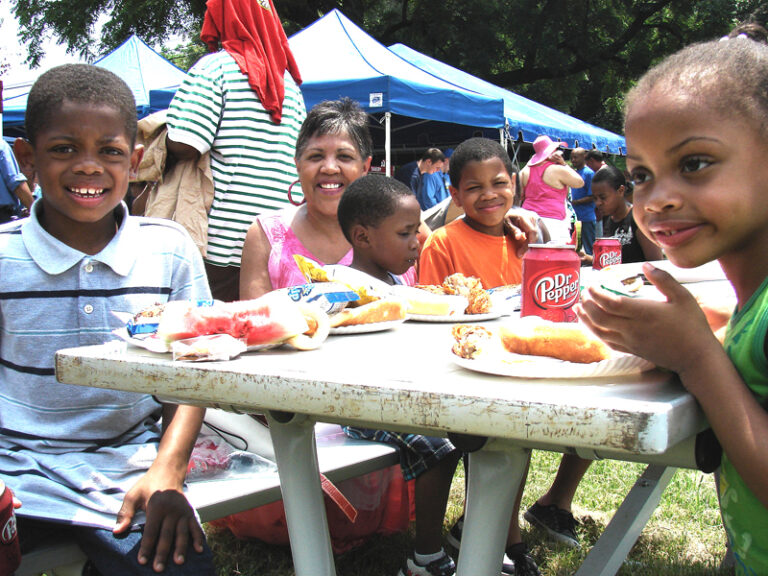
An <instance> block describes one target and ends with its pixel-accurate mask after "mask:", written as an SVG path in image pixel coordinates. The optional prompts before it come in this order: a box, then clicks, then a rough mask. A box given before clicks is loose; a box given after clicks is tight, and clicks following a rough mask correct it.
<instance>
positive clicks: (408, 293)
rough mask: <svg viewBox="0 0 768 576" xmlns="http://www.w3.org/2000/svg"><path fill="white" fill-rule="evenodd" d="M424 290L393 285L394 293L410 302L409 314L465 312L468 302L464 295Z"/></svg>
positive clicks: (425, 314)
mask: <svg viewBox="0 0 768 576" xmlns="http://www.w3.org/2000/svg"><path fill="white" fill-rule="evenodd" d="M437 288H440V290H441V291H440V292H432V291H430V290H422V289H420V288H416V287H413V286H405V285H404V284H397V285H395V286H392V295H393V296H395V297H397V298H401V299H403V300H405V301H406V303H407V304H408V314H414V315H419V316H452V315H456V314H463V313H464V309H465V308H466V307H467V305H468V302H467V299H466V298H465V297H464V296H459V295H458V294H456V295H453V294H445V293H444V292H442V287H441V286H438V287H437Z"/></svg>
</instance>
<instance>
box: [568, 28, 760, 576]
mask: <svg viewBox="0 0 768 576" xmlns="http://www.w3.org/2000/svg"><path fill="white" fill-rule="evenodd" d="M767 83H768V46H766V45H764V44H761V43H758V42H754V41H751V40H748V39H739V38H736V39H730V40H726V41H723V42H708V43H704V44H697V45H694V46H690V47H688V48H685V49H683V50H681V51H680V52H678V53H677V54H674V55H673V56H671V57H669V58H667V59H666V60H665V61H663V62H662V63H661V64H659V65H657V66H656V67H654V68H653V69H651V70H650V71H649V72H648V73H647V74H646V75H645V76H644V77H643V78H642V79H641V80H640V81H639V82H638V84H637V85H636V87H635V88H633V90H632V91H631V92H630V94H629V95H628V97H627V99H626V117H625V134H626V138H627V168H628V169H629V171H630V174H631V176H632V180H633V181H634V182H635V189H634V217H635V220H636V221H637V224H638V226H639V228H640V230H642V232H643V233H644V234H646V235H647V236H648V237H649V238H650V239H651V240H653V241H654V242H655V243H657V244H658V245H659V246H660V247H661V248H662V249H663V250H664V253H665V254H666V256H667V257H668V258H669V260H670V261H671V262H672V263H673V264H675V265H677V266H682V267H685V268H690V267H695V266H700V265H703V264H705V263H707V262H710V261H712V260H717V261H718V262H719V263H720V265H721V266H722V268H723V271H724V272H725V275H726V277H727V278H728V280H729V281H730V282H731V284H732V285H733V288H734V289H735V293H736V296H737V300H738V304H737V306H736V310H735V312H734V315H733V317H732V318H731V320H730V323H729V325H728V330H727V333H726V337H725V343H724V345H721V344H720V343H719V342H718V341H717V340H716V338H715V336H714V335H713V334H712V331H711V330H710V329H709V327H708V325H707V321H706V318H705V316H704V314H703V312H702V310H701V309H700V308H699V306H698V305H697V304H696V301H695V300H694V298H693V296H691V294H690V293H689V292H688V290H686V289H685V288H684V287H682V286H681V285H680V284H678V283H677V282H676V281H675V280H674V279H673V278H672V277H671V276H670V275H669V274H667V273H666V272H664V271H661V270H658V269H656V268H654V267H653V266H652V265H650V264H645V265H644V267H643V271H644V273H645V275H646V276H647V278H648V279H649V280H650V281H651V283H653V284H654V285H655V286H656V287H657V288H658V289H659V291H660V292H661V293H662V294H664V296H666V300H665V301H662V302H659V301H650V300H645V299H635V298H626V297H620V296H617V295H615V294H610V293H607V292H605V291H603V290H600V289H598V288H591V289H590V290H589V291H587V292H586V293H585V294H584V295H583V296H582V297H583V301H582V303H581V305H580V307H579V309H578V311H579V316H580V318H581V319H582V320H583V321H584V322H586V323H587V324H588V325H589V326H590V327H591V328H592V330H593V331H594V332H595V333H596V334H597V335H598V336H600V337H601V338H603V339H604V340H605V341H606V342H608V343H609V344H611V345H612V346H613V347H614V348H616V349H618V350H623V351H628V352H631V353H634V354H637V355H640V356H642V357H644V358H647V359H648V360H650V361H651V362H653V363H655V364H656V365H658V366H662V367H664V368H667V369H669V370H673V371H675V372H677V374H678V375H679V377H680V380H681V381H682V383H683V385H684V386H685V387H686V388H687V389H688V391H689V392H690V393H691V394H693V395H694V396H695V397H696V399H697V400H698V402H699V405H700V406H701V408H702V410H703V411H704V413H705V415H706V417H707V419H708V420H709V423H710V425H711V426H712V429H713V431H714V433H715V435H716V436H717V438H718V440H719V441H720V444H721V446H722V449H723V455H722V461H721V476H720V482H719V496H720V506H721V509H722V516H723V521H724V524H725V528H726V531H727V533H728V540H729V542H730V544H731V546H732V547H733V551H734V555H735V560H736V572H737V574H740V575H747V574H749V575H755V574H768V536H767V535H768V452H767V451H766V448H765V438H766V437H768V413H766V409H765V405H766V399H767V398H768V368H767V366H768V252H767V251H766V246H768V202H766V194H767V192H768V189H767V188H766V187H767V186H768V185H767V184H766V183H768V163H766V161H765V158H766V154H768V145H767V144H766V142H768V140H767V138H766V137H768V123H767V122H766V118H768V95H767V93H766V90H765V86H766V84H767Z"/></svg>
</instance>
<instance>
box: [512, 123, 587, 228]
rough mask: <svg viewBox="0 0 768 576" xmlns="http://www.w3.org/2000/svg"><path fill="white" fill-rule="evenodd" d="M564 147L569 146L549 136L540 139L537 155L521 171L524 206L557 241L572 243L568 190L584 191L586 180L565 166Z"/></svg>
mask: <svg viewBox="0 0 768 576" xmlns="http://www.w3.org/2000/svg"><path fill="white" fill-rule="evenodd" d="M561 146H566V143H565V142H553V141H552V140H551V139H550V138H549V136H539V137H538V138H536V140H535V141H534V142H533V150H534V152H535V154H534V155H533V156H532V157H531V159H530V160H529V161H528V164H526V165H525V167H524V168H523V169H522V170H521V171H520V186H521V189H522V191H523V195H522V201H521V205H522V207H523V208H526V209H528V210H533V211H534V212H536V214H538V215H539V217H540V218H541V219H542V220H543V221H544V224H545V225H546V227H547V230H548V231H549V234H550V237H551V238H552V241H553V242H558V243H568V242H570V240H571V231H570V223H569V221H568V220H567V219H566V211H565V201H566V198H567V197H568V187H569V186H570V187H572V188H580V187H581V186H584V180H582V178H581V176H579V174H578V172H576V171H575V170H574V169H573V168H571V167H570V166H568V165H567V164H566V163H565V159H564V158H563V153H562V151H561V150H560V147H561Z"/></svg>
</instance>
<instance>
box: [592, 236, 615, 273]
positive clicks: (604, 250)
mask: <svg viewBox="0 0 768 576" xmlns="http://www.w3.org/2000/svg"><path fill="white" fill-rule="evenodd" d="M613 264H621V242H620V241H619V239H618V238H598V239H596V240H595V243H594V244H593V245H592V269H593V270H602V269H603V268H605V267H606V266H612V265H613Z"/></svg>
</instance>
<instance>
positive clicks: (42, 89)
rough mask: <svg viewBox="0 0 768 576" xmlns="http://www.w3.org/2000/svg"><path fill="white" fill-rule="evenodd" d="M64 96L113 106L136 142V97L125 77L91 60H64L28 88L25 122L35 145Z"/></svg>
mask: <svg viewBox="0 0 768 576" xmlns="http://www.w3.org/2000/svg"><path fill="white" fill-rule="evenodd" d="M65 100H69V101H70V102H79V103H85V104H93V105H95V106H110V107H112V108H114V109H115V110H117V111H118V113H119V114H120V116H121V117H122V119H123V123H124V126H125V133H126V135H127V136H128V137H129V140H130V142H131V145H133V144H135V142H136V131H137V123H136V101H135V100H134V98H133V92H131V89H130V88H129V87H128V85H127V84H126V83H125V82H124V81H123V80H122V78H120V77H119V76H118V75H117V74H115V73H113V72H110V71H109V70H107V69H105V68H100V67H98V66H91V65H90V64H63V65H62V66H56V67H55V68H51V69H50V70H48V71H47V72H45V73H44V74H42V75H41V76H40V77H39V78H38V79H37V80H36V81H35V83H34V85H33V86H32V90H30V91H29V97H28V98H27V111H26V114H25V116H24V126H25V131H26V134H27V139H28V140H29V141H30V142H31V143H32V144H33V145H34V143H35V139H36V138H37V135H38V134H39V133H40V131H41V130H42V129H43V128H44V127H45V126H46V125H48V124H49V123H50V122H51V119H52V118H53V117H54V116H55V115H56V114H58V113H59V111H60V110H61V106H62V104H63V103H64V101H65Z"/></svg>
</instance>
